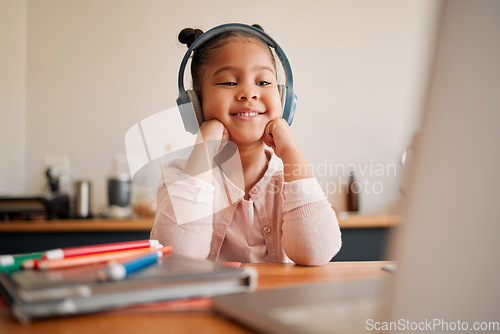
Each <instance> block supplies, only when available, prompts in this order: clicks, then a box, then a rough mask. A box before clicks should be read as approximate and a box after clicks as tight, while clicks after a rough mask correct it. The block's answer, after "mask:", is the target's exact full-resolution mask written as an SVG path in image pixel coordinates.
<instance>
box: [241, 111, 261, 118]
mask: <svg viewBox="0 0 500 334" xmlns="http://www.w3.org/2000/svg"><path fill="white" fill-rule="evenodd" d="M258 114H259V113H258V112H255V111H252V112H240V113H238V114H236V116H245V117H249V116H257V115H258Z"/></svg>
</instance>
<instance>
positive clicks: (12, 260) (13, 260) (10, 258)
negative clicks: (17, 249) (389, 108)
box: [0, 252, 43, 271]
mask: <svg viewBox="0 0 500 334" xmlns="http://www.w3.org/2000/svg"><path fill="white" fill-rule="evenodd" d="M42 256H43V252H36V253H25V254H12V255H9V254H6V255H0V271H2V268H6V267H12V266H16V265H17V264H19V263H22V262H24V261H26V260H30V259H40V258H41V257H42Z"/></svg>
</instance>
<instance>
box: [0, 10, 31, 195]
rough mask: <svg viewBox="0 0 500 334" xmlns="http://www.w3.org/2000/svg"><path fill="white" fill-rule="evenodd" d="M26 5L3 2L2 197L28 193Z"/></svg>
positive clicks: (0, 34) (0, 32) (0, 60)
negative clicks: (26, 190) (26, 178)
mask: <svg viewBox="0 0 500 334" xmlns="http://www.w3.org/2000/svg"><path fill="white" fill-rule="evenodd" d="M25 101H26V1H24V0H1V1H0V196H1V195H6V194H12V193H20V192H23V191H24V189H25V166H26V161H25V157H26V125H25V119H26V108H25V103H26V102H25Z"/></svg>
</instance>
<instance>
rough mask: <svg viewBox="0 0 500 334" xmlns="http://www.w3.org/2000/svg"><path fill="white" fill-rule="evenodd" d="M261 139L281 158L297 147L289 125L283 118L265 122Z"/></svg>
mask: <svg viewBox="0 0 500 334" xmlns="http://www.w3.org/2000/svg"><path fill="white" fill-rule="evenodd" d="M262 139H263V140H264V143H265V144H266V145H267V146H269V147H271V148H272V149H273V150H274V152H275V153H276V155H277V156H278V157H280V158H282V159H283V157H284V156H286V155H287V154H288V152H290V151H293V150H298V149H299V148H298V146H297V143H296V142H295V138H294V137H293V134H292V131H291V130H290V126H289V125H288V123H287V122H286V121H285V120H284V119H283V118H277V119H273V120H272V121H270V122H269V123H267V125H266V129H265V130H264V136H263V137H262Z"/></svg>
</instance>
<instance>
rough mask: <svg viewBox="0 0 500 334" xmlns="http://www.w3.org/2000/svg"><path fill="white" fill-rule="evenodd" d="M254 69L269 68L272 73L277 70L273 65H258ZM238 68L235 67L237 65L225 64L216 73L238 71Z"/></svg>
mask: <svg viewBox="0 0 500 334" xmlns="http://www.w3.org/2000/svg"><path fill="white" fill-rule="evenodd" d="M253 69H254V70H267V71H270V72H271V73H273V74H275V71H274V69H273V68H272V67H269V66H256V67H254V68H253ZM237 70H238V68H237V67H235V66H223V67H221V68H219V69H218V70H217V71H215V72H214V75H217V74H219V73H221V72H224V71H237Z"/></svg>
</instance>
